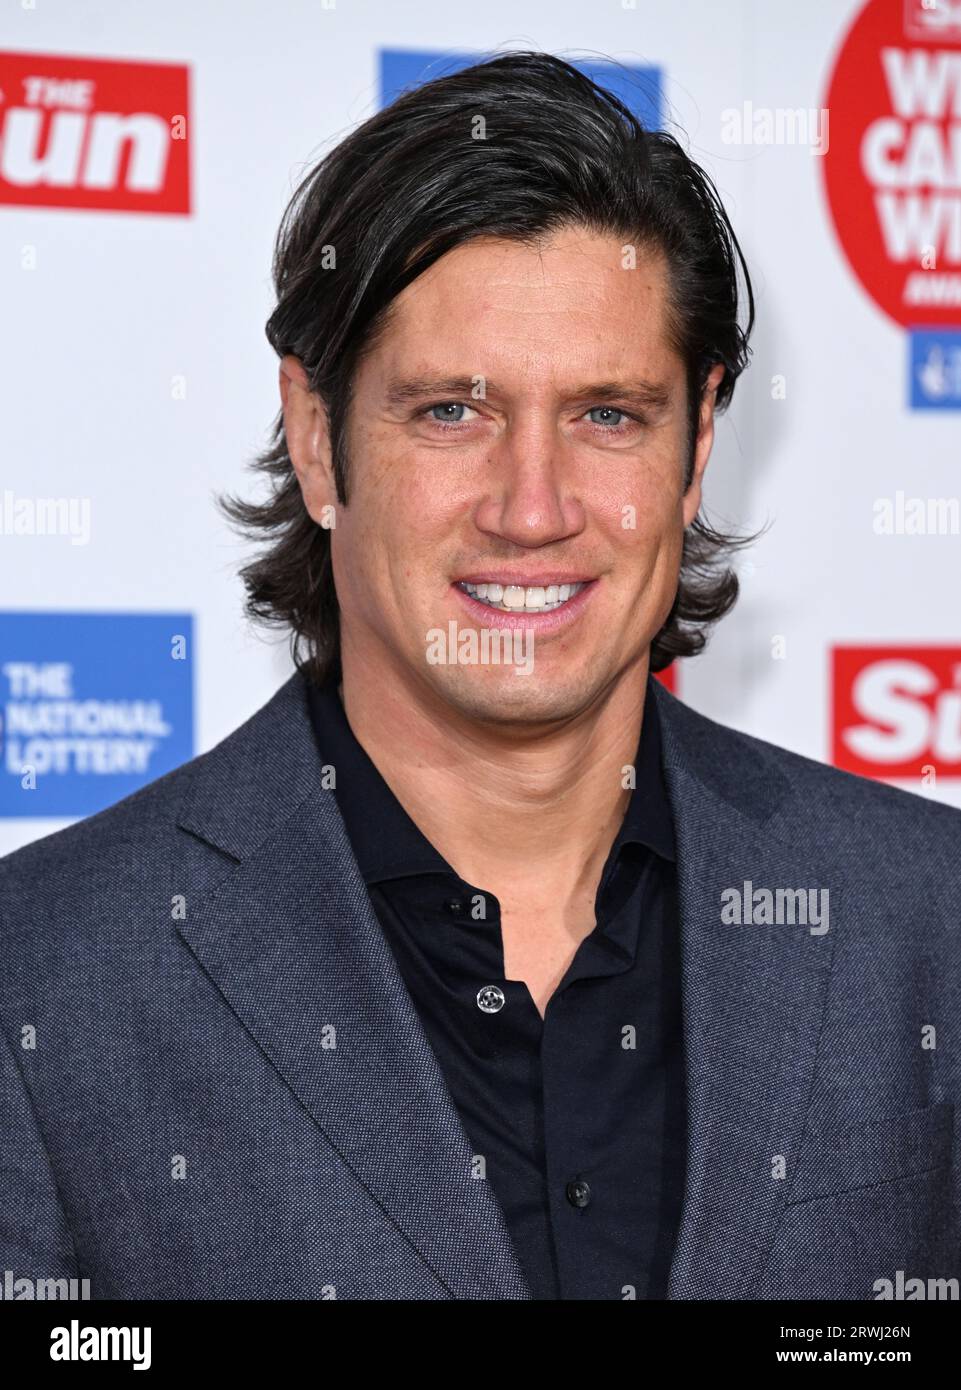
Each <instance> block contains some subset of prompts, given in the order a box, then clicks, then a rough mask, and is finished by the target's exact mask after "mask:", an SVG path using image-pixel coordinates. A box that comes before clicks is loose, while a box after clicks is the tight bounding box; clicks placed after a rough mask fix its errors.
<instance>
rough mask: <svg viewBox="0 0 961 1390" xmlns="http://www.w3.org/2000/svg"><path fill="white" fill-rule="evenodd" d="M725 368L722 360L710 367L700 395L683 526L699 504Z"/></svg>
mask: <svg viewBox="0 0 961 1390" xmlns="http://www.w3.org/2000/svg"><path fill="white" fill-rule="evenodd" d="M726 370H727V368H726V367H725V366H724V363H723V362H718V363H716V364H715V366H713V367H712V368H711V372H710V375H709V376H708V379H707V381H706V383H705V385H704V392H703V395H702V396H701V409H700V414H699V417H698V427H697V441H696V443H695V446H694V471H693V473H692V475H691V482H690V486H689V487H688V489H687V492H685V494H684V525H685V527H688V526H690V524H691V522H692V521H693V520H694V518H695V517H696V516H697V513H698V508H699V507H700V505H701V480H702V479H703V477H704V470H705V468H706V467H707V461H708V459H709V458H710V456H711V446H712V444H713V443H714V401H715V398H716V397H717V388H718V387H719V386H720V384H721V380H722V378H723V376H724V373H725V371H726Z"/></svg>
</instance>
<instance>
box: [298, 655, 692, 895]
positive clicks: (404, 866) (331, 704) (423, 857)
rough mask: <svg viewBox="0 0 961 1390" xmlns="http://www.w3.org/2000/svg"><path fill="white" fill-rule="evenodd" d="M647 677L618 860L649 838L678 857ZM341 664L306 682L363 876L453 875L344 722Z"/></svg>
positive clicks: (666, 854)
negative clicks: (626, 850)
mask: <svg viewBox="0 0 961 1390" xmlns="http://www.w3.org/2000/svg"><path fill="white" fill-rule="evenodd" d="M653 679H654V678H653V676H648V682H647V690H646V695H645V701H644V717H643V720H642V723H641V737H640V743H639V744H638V750H637V756H636V758H635V763H634V766H635V787H634V790H633V792H632V794H631V799H630V801H629V802H628V805H627V811H626V813H625V816H624V819H623V821H622V822H621V827H620V830H619V831H618V833H617V837H616V838H615V840H614V844H613V846H612V848H611V854H610V855H609V858H608V862H609V864H613V862H614V861H615V859H616V858H617V856H618V854H619V853H620V849H621V847H622V846H623V845H626V844H640V845H646V846H647V847H648V848H650V849H652V850H654V851H655V853H657V854H658V855H660V857H661V858H662V859H666V860H668V861H670V862H671V863H673V862H675V861H676V849H675V840H674V826H673V820H672V816H671V807H670V802H669V801H668V797H667V788H666V785H665V782H664V772H663V767H662V764H661V731H660V722H659V719H658V712H657V701H656V700H655V698H654V696H653V694H652V692H651V682H652V681H653ZM339 681H340V671H339V668H336V669H335V673H334V674H332V675H331V676H330V677H329V678H328V679H327V680H326V681H325V682H324V683H323V684H322V685H316V684H314V683H313V682H312V681H309V682H308V689H309V702H310V716H311V721H312V723H313V726H314V734H315V737H316V740H317V746H318V749H319V752H320V757H321V762H322V763H323V764H324V765H325V766H330V767H332V768H333V769H334V774H335V782H334V794H335V796H336V798H337V805H338V808H339V810H340V813H341V815H342V817H343V820H344V825H345V827H346V830H347V836H348V838H349V840H350V842H351V847H352V849H353V851H354V857H355V858H356V860H357V864H358V867H359V869H360V872H361V875H362V877H363V879H364V881H365V883H367V884H372V883H379V882H383V881H385V880H389V879H397V878H408V877H411V876H413V875H415V874H430V873H435V874H453V875H454V876H455V877H456V876H457V875H456V873H455V871H454V869H453V868H452V867H451V865H450V864H448V862H447V860H446V859H444V857H443V855H441V854H440V853H439V852H438V851H437V850H436V849H435V848H434V846H433V845H432V844H431V843H430V841H429V840H428V839H427V837H426V836H425V835H424V834H423V832H422V831H421V830H420V829H419V828H418V826H417V825H416V824H415V823H414V821H412V820H411V818H410V816H409V815H408V814H407V812H406V811H405V810H404V808H403V806H402V805H401V804H400V802H399V801H398V800H397V798H396V796H395V795H394V793H393V792H392V791H391V789H390V787H389V786H388V785H387V783H386V781H385V780H384V778H383V777H382V776H381V774H380V772H379V771H378V769H377V767H376V766H375V764H374V763H373V762H372V761H371V759H370V757H369V756H368V754H367V752H366V751H365V749H364V748H363V746H362V745H361V743H360V742H359V741H358V739H357V737H356V736H355V734H354V731H353V730H352V729H351V727H350V724H349V723H348V721H347V715H346V713H345V711H344V707H343V705H342V704H341V702H340V696H339V695H338V693H337V687H338V684H339Z"/></svg>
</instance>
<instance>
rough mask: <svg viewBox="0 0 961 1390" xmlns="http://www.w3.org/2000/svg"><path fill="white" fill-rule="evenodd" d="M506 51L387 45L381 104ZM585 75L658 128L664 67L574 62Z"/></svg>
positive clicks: (648, 125) (382, 63)
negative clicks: (489, 52)
mask: <svg viewBox="0 0 961 1390" xmlns="http://www.w3.org/2000/svg"><path fill="white" fill-rule="evenodd" d="M502 56H506V54H500V53H497V54H489V55H485V54H478V53H444V52H442V51H439V50H438V51H433V52H429V51H426V50H423V49H420V50H416V51H413V52H412V51H408V50H406V49H398V48H386V49H382V50H381V54H380V104H381V106H382V107H383V106H389V105H390V103H391V102H392V101H393V100H394V99H395V97H399V96H400V95H401V93H402V92H405V91H407V90H409V89H410V88H412V87H419V86H422V85H423V83H425V82H433V80H434V78H435V77H447V76H449V75H450V74H451V73H455V72H460V71H461V69H462V68H469V67H473V65H474V64H475V63H481V62H484V61H485V58H486V57H491V58H493V57H502ZM571 66H572V67H575V68H577V70H578V72H582V73H583V74H584V76H585V77H589V78H590V79H591V81H592V82H596V83H597V85H598V86H599V87H604V88H605V89H606V90H607V91H609V92H611V93H612V94H613V95H614V96H616V97H618V98H619V99H620V100H621V101H622V102H623V103H624V105H625V106H626V107H627V109H628V110H629V111H631V112H633V114H634V115H635V116H636V117H637V119H638V120H639V121H640V122H641V124H642V125H643V126H644V127H645V128H646V129H647V130H657V129H658V128H659V127H660V124H661V69H660V68H659V67H653V66H646V65H645V66H643V67H642V66H635V65H629V64H626V63H605V62H593V61H591V62H584V63H572V64H571Z"/></svg>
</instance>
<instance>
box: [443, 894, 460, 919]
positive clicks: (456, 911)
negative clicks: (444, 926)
mask: <svg viewBox="0 0 961 1390" xmlns="http://www.w3.org/2000/svg"><path fill="white" fill-rule="evenodd" d="M446 906H447V911H448V912H449V913H450V914H451V916H452V917H459V916H460V914H461V913H462V912H463V911H464V904H463V903H462V902H461V900H460V898H450V899H449V900H448V902H447V904H446Z"/></svg>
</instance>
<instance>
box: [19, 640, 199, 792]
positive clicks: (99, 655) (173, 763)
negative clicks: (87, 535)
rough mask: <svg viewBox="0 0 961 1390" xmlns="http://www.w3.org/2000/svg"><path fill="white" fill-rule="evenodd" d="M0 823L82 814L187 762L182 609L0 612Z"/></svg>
mask: <svg viewBox="0 0 961 1390" xmlns="http://www.w3.org/2000/svg"><path fill="white" fill-rule="evenodd" d="M0 695H2V707H0V816H4V817H13V816H16V817H27V816H30V817H34V816H55V817H60V816H87V815H91V814H92V813H93V812H94V811H100V810H102V809H103V808H104V807H105V806H110V805H111V804H112V803H113V802H115V801H119V800H120V799H121V798H122V797H124V796H127V795H128V794H129V793H130V792H133V791H136V790H137V789H138V788H139V787H142V786H144V785H146V783H147V782H152V781H154V779H155V778H157V777H160V776H162V774H163V773H165V772H170V771H171V770H172V769H173V768H175V767H178V766H179V765H180V763H183V762H186V761H187V760H188V759H189V758H191V757H193V746H194V729H193V724H194V717H193V618H192V617H191V616H190V614H187V613H150V614H144V613H0Z"/></svg>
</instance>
